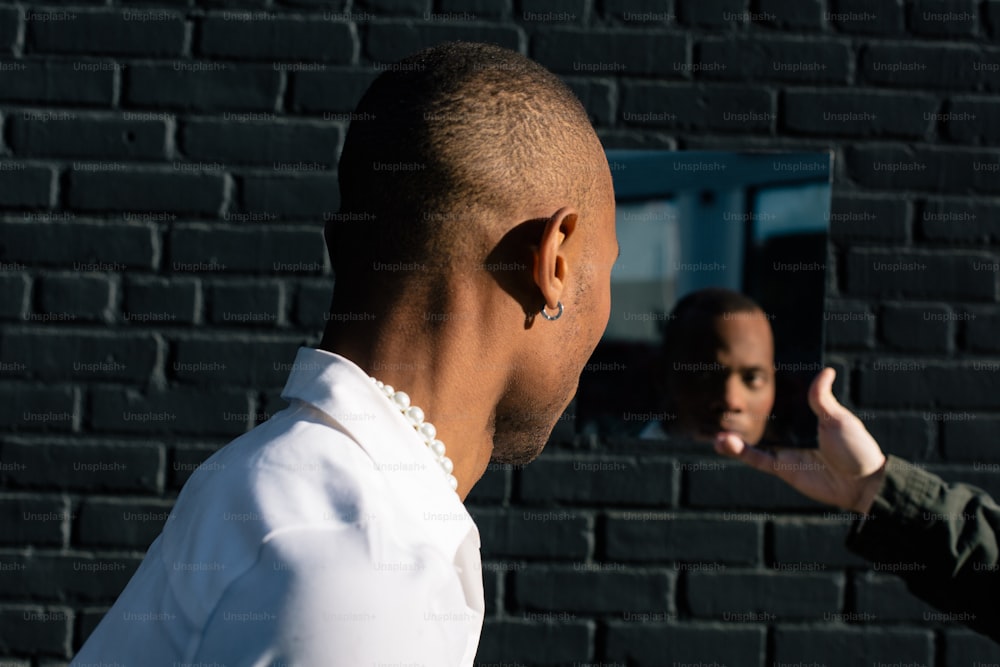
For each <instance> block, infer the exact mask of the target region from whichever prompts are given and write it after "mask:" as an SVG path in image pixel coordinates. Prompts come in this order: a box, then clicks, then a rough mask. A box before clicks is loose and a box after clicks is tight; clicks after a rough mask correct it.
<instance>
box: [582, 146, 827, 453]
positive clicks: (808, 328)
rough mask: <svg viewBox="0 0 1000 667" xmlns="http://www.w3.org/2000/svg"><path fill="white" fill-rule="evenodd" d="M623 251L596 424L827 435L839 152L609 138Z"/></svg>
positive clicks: (593, 390) (608, 429)
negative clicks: (829, 264) (828, 304)
mask: <svg viewBox="0 0 1000 667" xmlns="http://www.w3.org/2000/svg"><path fill="white" fill-rule="evenodd" d="M608 161H609V163H610V165H611V168H612V174H613V175H614V178H615V195H616V199H617V214H616V215H617V232H618V240H619V244H620V245H621V249H622V254H621V259H620V260H619V262H618V264H617V265H616V268H615V271H614V272H613V273H612V312H611V319H610V321H609V323H608V328H607V331H606V332H605V335H604V337H603V338H602V340H601V343H600V345H599V346H598V348H597V350H596V351H595V353H594V355H593V357H592V358H591V360H590V363H588V365H587V367H586V368H585V370H584V374H583V376H582V377H581V381H580V389H579V391H578V393H577V403H576V420H577V428H578V430H579V431H581V432H584V433H598V434H601V435H630V436H635V437H642V438H656V439H672V440H678V441H682V440H683V441H701V442H708V441H711V439H712V438H713V437H714V436H715V434H716V433H718V432H719V431H732V432H734V433H737V434H738V435H739V436H740V437H742V438H743V439H744V440H745V441H746V442H748V443H750V444H755V445H767V444H781V445H784V446H803V447H808V446H815V436H816V421H815V417H814V416H813V415H812V412H811V411H810V410H809V408H808V403H807V400H806V390H807V388H808V386H809V383H810V382H811V380H812V378H813V376H814V375H815V374H816V373H817V372H818V371H819V370H820V369H821V368H822V365H823V364H822V362H823V358H822V356H823V355H822V350H823V335H822V331H823V303H824V296H825V291H826V290H825V286H826V260H827V231H828V223H829V211H830V179H831V163H832V155H831V154H829V153H720V152H698V151H687V152H667V151H608Z"/></svg>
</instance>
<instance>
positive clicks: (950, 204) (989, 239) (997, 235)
mask: <svg viewBox="0 0 1000 667" xmlns="http://www.w3.org/2000/svg"><path fill="white" fill-rule="evenodd" d="M917 224H918V228H919V230H920V232H921V236H922V237H923V238H924V239H926V240H929V241H933V242H935V243H942V242H945V243H948V242H952V243H974V242H979V243H1000V206H996V205H991V204H986V203H982V202H976V201H969V200H968V199H964V198H963V199H931V200H928V201H925V202H924V205H923V207H922V210H921V211H920V215H919V216H918V217H917Z"/></svg>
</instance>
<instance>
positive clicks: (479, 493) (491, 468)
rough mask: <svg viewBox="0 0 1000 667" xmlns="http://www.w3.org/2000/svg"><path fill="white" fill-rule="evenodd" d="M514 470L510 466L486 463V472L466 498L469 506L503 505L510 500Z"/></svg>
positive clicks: (512, 466)
mask: <svg viewBox="0 0 1000 667" xmlns="http://www.w3.org/2000/svg"><path fill="white" fill-rule="evenodd" d="M514 468H515V466H514V465H512V464H505V463H488V464H487V465H486V472H485V473H483V476H482V477H480V478H479V481H478V482H476V485H475V486H474V487H472V491H471V492H470V493H469V495H468V497H467V498H466V502H467V503H468V504H469V505H477V504H480V503H482V504H486V505H492V506H497V505H503V504H504V503H506V502H507V500H508V499H509V498H510V487H511V476H512V471H513V469H514Z"/></svg>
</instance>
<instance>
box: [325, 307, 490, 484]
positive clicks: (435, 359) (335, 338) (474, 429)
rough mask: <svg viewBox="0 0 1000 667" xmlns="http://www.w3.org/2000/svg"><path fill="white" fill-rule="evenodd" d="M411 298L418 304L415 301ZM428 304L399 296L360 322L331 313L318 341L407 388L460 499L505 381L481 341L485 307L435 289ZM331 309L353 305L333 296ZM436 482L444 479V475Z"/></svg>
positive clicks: (481, 465) (481, 468)
mask: <svg viewBox="0 0 1000 667" xmlns="http://www.w3.org/2000/svg"><path fill="white" fill-rule="evenodd" d="M418 301H419V302H421V304H422V305H420V306H415V305H414V303H417V302H418ZM434 303H435V304H436V306H435V308H436V312H435V311H432V310H431V308H429V307H424V304H427V302H426V301H422V300H417V301H409V300H403V299H400V300H399V301H398V302H397V304H395V305H391V306H388V307H383V308H379V309H377V311H376V312H374V313H372V314H373V315H374V316H375V317H374V318H370V319H367V320H361V321H351V320H349V318H345V317H339V318H331V319H330V321H329V324H328V326H327V328H326V331H325V332H324V334H323V339H322V341H321V342H320V345H319V347H320V349H323V350H327V351H329V352H334V353H336V354H339V355H341V356H343V357H346V358H347V359H350V360H351V361H352V362H354V363H355V364H357V365H358V366H359V367H361V368H362V369H363V370H364V371H365V372H367V373H368V374H369V375H371V376H373V377H374V378H375V379H377V380H381V381H382V382H384V383H385V384H388V385H392V387H393V388H394V389H396V390H397V391H405V392H406V393H407V394H409V396H410V401H411V403H412V404H413V405H416V406H419V407H420V408H421V409H422V410H423V411H424V418H425V420H426V421H428V422H430V423H432V424H433V425H434V426H435V428H436V429H437V437H438V439H439V440H441V441H442V442H443V443H444V445H445V452H446V455H447V456H448V458H450V459H451V461H452V463H453V464H454V466H455V470H454V472H453V473H452V474H454V475H455V478H456V479H457V480H458V488H457V489H456V491H457V493H458V495H459V497H460V498H461V499H462V500H463V501H464V500H465V498H466V496H467V495H468V494H469V492H470V491H471V490H472V487H473V485H474V484H475V483H476V482H477V481H479V478H480V477H482V475H483V473H484V472H485V471H486V466H487V464H489V461H490V455H491V454H492V452H493V424H494V419H495V410H496V405H497V403H498V402H499V400H500V396H501V395H502V392H503V389H504V385H505V381H504V378H503V377H502V374H501V373H497V372H495V371H496V369H502V368H505V367H507V365H505V363H504V362H505V360H504V359H500V358H494V355H493V354H491V352H490V350H493V349H497V348H499V347H501V346H497V345H489V344H487V343H488V341H484V340H482V336H483V333H482V332H483V327H482V326H481V322H482V321H483V320H482V317H483V316H485V313H484V312H472V311H471V310H463V309H462V308H461V307H459V306H457V305H454V301H453V300H450V299H444V300H442V298H441V296H440V295H439V296H438V297H436V298H435V300H434ZM442 303H444V304H446V305H445V306H444V307H442V305H440V304H442ZM399 304H408V305H405V306H403V305H399ZM452 306H454V307H452ZM361 310H363V309H361ZM368 310H371V309H368ZM333 312H334V313H349V312H359V310H358V309H344V308H341V307H339V306H338V303H337V301H336V300H335V301H334V307H333ZM441 483H442V484H447V480H446V479H445V478H444V476H443V475H442V479H441Z"/></svg>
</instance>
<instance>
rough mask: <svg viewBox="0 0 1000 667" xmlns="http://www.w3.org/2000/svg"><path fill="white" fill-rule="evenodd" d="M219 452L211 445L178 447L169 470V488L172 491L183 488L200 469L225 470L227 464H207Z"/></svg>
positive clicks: (175, 449)
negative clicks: (208, 459)
mask: <svg viewBox="0 0 1000 667" xmlns="http://www.w3.org/2000/svg"><path fill="white" fill-rule="evenodd" d="M217 451H219V448H218V447H213V446H210V445H177V447H175V448H174V452H173V456H172V457H171V460H170V467H169V469H168V470H167V484H168V486H169V487H170V488H171V489H179V488H181V487H182V486H184V485H185V484H186V483H187V481H188V479H190V478H191V475H193V474H194V472H195V471H196V470H198V469H199V468H200V469H202V470H207V471H222V470H225V468H226V464H225V463H215V462H212V463H206V462H205V460H206V459H207V458H208V457H210V456H211V455H212V454H214V453H215V452H217Z"/></svg>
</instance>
